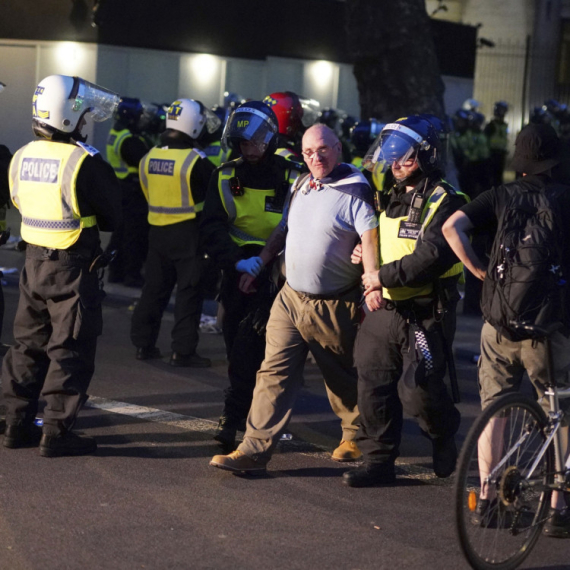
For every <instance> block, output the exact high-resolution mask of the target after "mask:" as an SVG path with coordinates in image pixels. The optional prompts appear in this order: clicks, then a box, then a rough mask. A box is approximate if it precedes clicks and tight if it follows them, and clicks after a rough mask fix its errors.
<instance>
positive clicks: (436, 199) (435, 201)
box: [378, 186, 467, 301]
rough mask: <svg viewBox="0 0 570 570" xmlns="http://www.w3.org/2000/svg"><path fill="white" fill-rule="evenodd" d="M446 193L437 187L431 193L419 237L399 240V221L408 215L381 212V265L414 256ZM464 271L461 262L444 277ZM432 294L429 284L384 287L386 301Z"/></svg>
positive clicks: (430, 284)
mask: <svg viewBox="0 0 570 570" xmlns="http://www.w3.org/2000/svg"><path fill="white" fill-rule="evenodd" d="M456 193H457V194H459V195H461V196H463V197H464V198H465V199H466V200H467V197H466V196H465V194H463V193H461V192H458V191H456ZM446 194H447V192H446V190H445V189H444V188H443V187H442V186H437V187H436V188H435V189H434V191H433V192H432V194H431V196H430V197H429V198H428V200H427V204H425V206H424V209H423V212H422V218H421V219H422V222H421V224H422V227H421V229H420V232H419V235H418V237H417V238H404V237H398V233H399V230H400V222H402V221H404V220H406V219H407V216H402V217H400V218H389V217H388V216H386V212H385V211H384V212H382V213H381V214H380V218H379V233H378V234H379V240H380V265H381V266H382V265H384V264H386V263H391V262H392V261H398V260H400V259H402V257H404V256H406V255H410V254H411V253H413V251H414V249H415V248H416V244H417V240H418V239H420V238H421V237H422V236H423V234H424V233H425V229H426V228H427V226H428V224H429V223H430V222H431V221H432V219H433V217H434V215H435V213H436V211H437V209H438V208H439V205H440V204H441V203H442V202H443V200H444V199H445V196H446ZM462 272H463V264H462V263H461V262H458V263H456V264H455V265H453V267H452V268H451V269H449V270H448V271H446V272H445V273H444V274H443V275H440V277H441V278H445V277H452V276H454V275H460V274H461V273H462ZM432 291H433V284H432V283H428V284H427V285H424V286H423V287H390V288H388V289H387V288H386V287H383V288H382V296H383V297H385V298H386V299H392V300H393V301H405V300H406V299H412V298H414V297H421V296H425V295H429V294H430V293H432Z"/></svg>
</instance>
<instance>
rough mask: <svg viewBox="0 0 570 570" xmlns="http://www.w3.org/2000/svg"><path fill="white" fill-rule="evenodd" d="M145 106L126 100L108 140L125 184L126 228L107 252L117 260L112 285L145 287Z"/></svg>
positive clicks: (111, 158) (111, 271) (110, 155)
mask: <svg viewBox="0 0 570 570" xmlns="http://www.w3.org/2000/svg"><path fill="white" fill-rule="evenodd" d="M144 112H145V106H144V105H143V104H142V103H141V101H140V100H139V99H136V98H132V97H122V98H121V102H120V103H119V107H118V109H117V111H116V113H115V123H114V125H113V128H112V129H111V131H110V132H109V136H108V139H107V161H108V162H109V164H110V165H111V166H112V167H113V169H114V171H115V174H116V175H117V178H118V179H119V181H120V184H121V196H122V208H123V225H122V226H121V227H120V228H118V229H117V231H115V232H114V233H113V235H112V236H111V240H110V242H109V245H108V246H107V251H115V252H116V256H115V258H114V260H113V262H112V263H111V265H110V267H109V282H110V283H121V282H122V283H124V284H125V285H126V286H127V287H142V284H143V277H142V273H141V270H142V267H143V264H144V260H145V259H146V254H147V249H148V231H149V225H148V222H147V219H146V218H147V205H146V200H145V199H144V196H143V193H142V192H141V187H140V183H139V163H140V161H141V158H142V157H143V156H144V155H145V154H146V153H147V152H148V150H149V146H148V143H147V141H146V140H145V138H144V136H143V135H142V133H141V126H144V122H145V121H143V122H142V123H141V118H142V117H143V114H144Z"/></svg>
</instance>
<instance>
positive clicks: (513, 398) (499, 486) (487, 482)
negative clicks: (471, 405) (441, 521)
mask: <svg viewBox="0 0 570 570" xmlns="http://www.w3.org/2000/svg"><path fill="white" fill-rule="evenodd" d="M546 425H547V419H546V415H545V413H544V412H543V410H542V409H541V408H540V406H539V405H538V404H537V403H536V402H535V401H533V400H531V399H530V398H528V397H526V396H524V395H523V394H518V393H516V394H508V395H506V396H503V397H502V398H500V399H498V400H497V401H496V402H494V403H493V404H491V405H490V406H489V407H488V408H486V409H485V410H484V411H483V413H482V414H481V416H480V417H479V418H478V419H477V420H476V421H475V423H474V424H473V426H472V427H471V430H470V431H469V434H468V435H467V439H466V440H465V443H464V445H463V449H462V450H461V455H460V457H459V462H458V469H457V473H456V480H455V508H456V525H457V531H458V534H459V542H460V544H461V548H462V550H463V553H464V554H465V557H466V558H467V560H468V561H469V563H470V564H471V566H472V567H473V568H475V569H476V570H510V569H512V568H516V567H517V566H518V565H519V564H520V563H521V562H522V561H523V560H524V559H525V558H526V557H527V556H528V555H529V553H530V551H531V549H532V547H533V546H534V544H535V543H536V541H537V539H538V537H539V536H540V532H541V530H542V527H543V526H544V522H545V520H546V517H547V510H548V507H549V499H550V495H551V493H552V491H551V490H550V489H548V488H547V487H546V486H547V485H548V484H551V483H552V482H553V479H554V453H553V448H552V446H549V447H548V448H546V450H544V449H543V446H544V443H545V441H546V434H545V430H546Z"/></svg>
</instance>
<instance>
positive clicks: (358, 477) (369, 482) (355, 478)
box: [342, 463, 396, 487]
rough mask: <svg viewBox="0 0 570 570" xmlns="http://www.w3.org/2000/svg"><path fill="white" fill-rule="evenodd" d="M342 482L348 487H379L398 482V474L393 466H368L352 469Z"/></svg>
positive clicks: (343, 477) (345, 474)
mask: <svg viewBox="0 0 570 570" xmlns="http://www.w3.org/2000/svg"><path fill="white" fill-rule="evenodd" d="M342 482H343V483H344V484H345V485H347V486H348V487H379V486H382V485H392V484H394V483H395V482H396V473H395V471H394V466H393V465H391V464H384V463H382V464H376V465H374V464H370V463H369V464H366V465H363V466H362V467H358V468H357V469H351V470H350V471H347V472H346V473H343V475H342Z"/></svg>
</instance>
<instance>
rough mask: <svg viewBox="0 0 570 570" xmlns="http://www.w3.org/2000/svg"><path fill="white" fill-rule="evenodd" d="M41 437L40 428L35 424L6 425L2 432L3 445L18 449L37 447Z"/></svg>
mask: <svg viewBox="0 0 570 570" xmlns="http://www.w3.org/2000/svg"><path fill="white" fill-rule="evenodd" d="M41 437H42V428H41V427H39V426H37V425H36V424H25V425H22V424H17V425H7V426H6V430H5V432H4V447H8V448H9V449H19V448H22V447H37V446H38V445H39V443H40V439H41Z"/></svg>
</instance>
